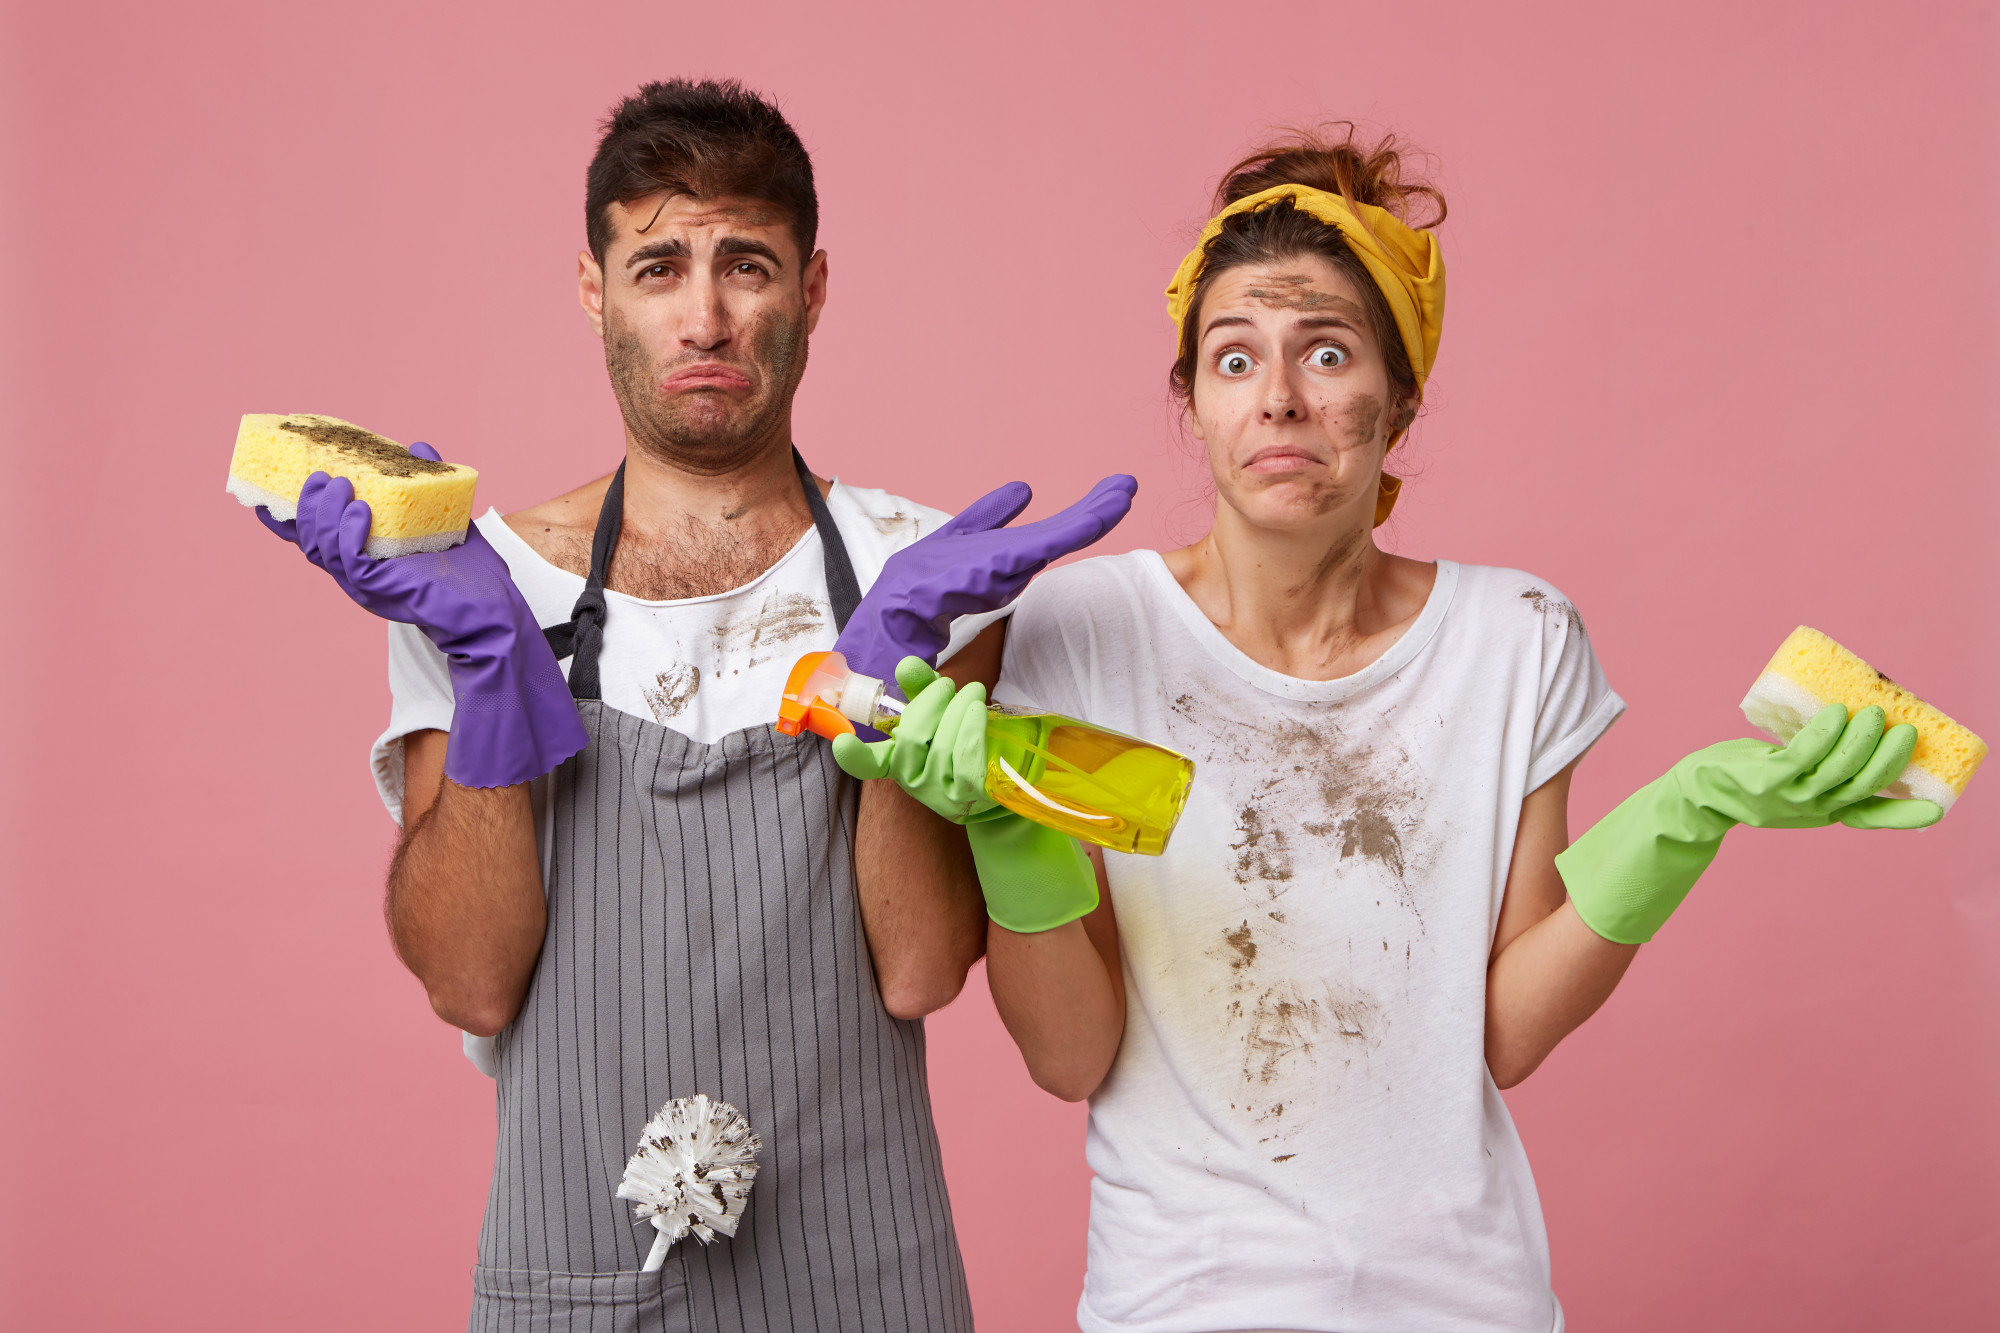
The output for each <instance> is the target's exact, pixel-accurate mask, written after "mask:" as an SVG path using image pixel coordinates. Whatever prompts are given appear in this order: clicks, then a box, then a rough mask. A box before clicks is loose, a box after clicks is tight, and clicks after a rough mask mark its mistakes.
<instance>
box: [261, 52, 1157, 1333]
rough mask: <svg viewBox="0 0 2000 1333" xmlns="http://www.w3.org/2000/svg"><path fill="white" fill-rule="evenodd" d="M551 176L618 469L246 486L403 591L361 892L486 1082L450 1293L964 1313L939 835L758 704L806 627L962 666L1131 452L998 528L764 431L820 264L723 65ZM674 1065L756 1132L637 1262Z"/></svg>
mask: <svg viewBox="0 0 2000 1333" xmlns="http://www.w3.org/2000/svg"><path fill="white" fill-rule="evenodd" d="M585 215H586V223H587V229H588V239H589V248H588V249H587V250H586V251H585V252H584V253H583V254H581V255H579V256H578V261H577V271H578V289H579V293H580V296H581V299H582V303H583V307H584V311H585V313H586V314H587V315H588V317H589V319H590V323H591V327H592V328H593V330H595V331H596V332H597V334H598V335H599V336H600V337H601V338H602V339H603V340H604V345H605V363H606V366H607V369H608V370H609V373H610V378H611V383H612V388H613V391H614V393H615V394H616V396H617V399H618V404H619V408H620V411H621V412H622V414H623V416H624V422H625V458H624V462H623V464H622V465H621V466H620V467H619V469H618V471H617V472H616V473H615V474H613V475H612V476H608V477H603V478H600V479H599V480H597V481H596V482H593V483H591V484H590V485H588V486H584V487H582V488H581V489H578V490H575V491H572V492H570V493H569V494H567V495H563V496H559V497H557V498H556V499H554V500H551V501H549V502H547V503H546V504H542V505H537V506H535V507H533V508H530V509H527V510H523V511H521V512H519V513H516V514H512V515H508V516H506V517H505V518H502V517H501V516H500V515H499V514H497V513H494V512H490V511H489V512H488V513H487V514H486V515H485V516H483V517H482V518H481V519H479V521H478V522H477V524H476V525H475V530H474V531H473V532H471V533H469V534H468V540H467V541H466V543H465V544H464V545H463V546H461V547H458V548H456V549H454V550H452V551H448V552H443V553H439V554H435V555H416V556H404V557H400V558H397V559H394V560H383V561H373V560H370V559H368V558H367V557H366V556H365V554H363V552H362V549H361V543H362V541H363V539H365V537H366V533H367V525H368V516H367V509H366V506H365V505H360V504H358V503H355V502H354V501H353V500H352V491H351V488H350V487H348V485H347V483H345V482H344V481H338V480H336V481H333V482H328V481H326V479H325V478H323V477H315V479H314V480H313V481H312V482H310V483H308V486H307V490H306V493H305V494H304V495H302V496H301V499H300V506H299V517H298V520H297V521H296V523H288V524H281V523H275V522H273V521H271V520H270V519H269V517H268V515H266V516H265V517H266V522H267V523H270V525H271V526H272V527H273V528H274V530H276V531H278V532H279V533H280V535H281V536H285V537H287V538H288V539H290V540H293V541H296V542H297V543H298V544H299V545H300V547H301V548H302V549H303V550H304V551H305V553H306V554H307V556H308V557H309V558H311V559H312V560H313V561H314V563H316V564H319V565H320V566H321V567H322V568H324V569H326V570H327V572H328V573H330V574H332V575H334V577H335V578H336V579H337V580H338V581H339V582H340V583H341V586H342V587H343V588H344V589H345V590H346V591H348V593H349V595H350V596H352V597H354V598H355V600H357V601H359V602H360V603H361V604H362V605H363V606H366V607H368V608H369V609H370V610H373V611H375V612H376V613H378V614H380V615H383V616H386V617H388V618H390V619H392V620H396V621H400V622H403V623H400V624H396V625H393V626H392V627H391V631H390V635H391V641H390V678H391V683H392V685H393V687H394V696H395V702H394V707H393V712H392V717H391V723H390V727H389V730H388V732H387V733H386V734H385V735H384V736H383V738H382V740H381V741H380V742H379V743H378V744H377V747H376V752H375V771H376V776H377V780H378V782H379V784H380V786H381V789H382V793H383V798H384V800H385V802H386V803H387V804H388V805H389V808H390V810H391V813H392V814H395V815H397V816H398V818H399V819H400V820H401V821H402V824H403V828H404V834H403V838H402V842H401V844H400V846H399V848H398V850H397V853H396V857H395V861H394V864H393V866H392V868H391V870H390V874H389V888H388V916H389V924H390V929H391V932H392V935H393V937H394V939H395V943H396V948H397V950H398V952H399V954H400V955H401V957H402V958H403V960H404V962H405V963H406V964H407V965H408V966H409V967H410V969H411V971H413V972H414V973H415V974H416V975H417V976H418V977H419V978H420V979H421V980H422V981H423V983H424V986H425V989H426V991H427V992H428V994H429V996H430V1000H431V1003H432V1006H433V1007H434V1008H435V1009H436V1011H437V1013H438V1015H439V1016H440V1017H442V1018H444V1019H445V1020H446V1021H448V1022H450V1023H453V1024H456V1025H457V1026H459V1027H460V1028H462V1029H464V1031H465V1032H466V1034H467V1050H468V1054H469V1055H471V1056H472V1057H473V1058H474V1060H475V1062H477V1063H479V1064H480V1066H481V1067H482V1068H483V1069H485V1070H487V1071H488V1072H489V1073H492V1074H494V1075H495V1076H496V1078H497V1082H498V1087H499V1142H498V1150H497V1160H496V1163H495V1169H494V1177H493V1186H492V1192H491V1195H490V1198H489V1202H488V1206H487V1213H486V1220H485V1224H484V1226H483V1228H482V1230H481V1234H480V1241H479V1266H478V1268H477V1269H476V1271H475V1275H474V1304H473V1317H472V1323H473V1326H474V1327H475V1328H493V1329H499V1328H513V1327H515V1326H516V1325H517V1324H518V1325H519V1326H522V1327H531V1328H542V1327H548V1326H550V1323H551V1322H552V1321H553V1320H554V1319H555V1318H557V1317H561V1318H562V1319H563V1320H564V1321H565V1322H564V1324H563V1326H564V1327H569V1326H570V1323H569V1321H570V1320H571V1319H580V1320H582V1326H586V1327H596V1326H599V1321H601V1322H602V1325H603V1326H605V1327H616V1328H618V1329H627V1328H635V1329H636V1328H643V1329H663V1330H665V1329H689V1328H694V1327H700V1328H703V1329H725V1330H738V1329H740V1330H751V1329H764V1328H773V1327H789V1328H825V1329H849V1328H854V1329H859V1328H869V1329H894V1330H904V1329H908V1330H926V1331H930V1330H956V1329H964V1328H970V1326H971V1311H970V1305H969V1302H968V1299H967V1295H966V1289H965V1279H964V1274H963V1270H962V1268H961V1265H960V1262H959V1256H958V1251H957V1245H956V1242H955V1239H954V1237H953V1234H952V1229H951V1217H950V1208H949V1204H948V1202H947V1200H946V1197H945V1191H944V1182H943V1175H942V1172H941V1169H940V1166H939V1159H938V1149H937V1140H936V1134H935V1131H934V1129H933V1127H932V1124H931V1115H930V1104H929V1098H928V1094H927V1091H926V1087H925V1065H924V1053H923V1029H922V1025H921V1021H920V1020H921V1018H922V1017H923V1015H925V1014H926V1013H929V1012H931V1011H933V1010H935V1009H937V1008H939V1007H940V1006H942V1005H943V1004H945V1003H947V1002H948V1001H949V1000H950V999H951V998H952V997H953V996H954V995H956V994H957V992H958V990H959V988H960V986H961V985H962V984H963V982H964V978H965V974H966V970H967V968H968V967H969V966H970V965H971V963H972V962H973V961H974V960H975V959H976V958H977V957H978V955H979V953H980V951H981V948H982V944H983V940H984V935H985V922H984V910H983V907H982V900H981V897H980V893H979V890H978V887H977V884H976V882H975V880H974V879H973V877H972V874H971V865H970V859H969V854H968V851H967V847H966V843H965V839H964V835H963V834H962V833H961V832H960V831H959V830H957V829H956V828H955V827H953V826H952V825H949V824H947V823H945V822H944V821H943V820H941V819H939V818H937V817H936V816H934V815H932V814H931V813H930V812H929V811H927V810H925V809H924V808H923V807H921V806H920V805H918V804H917V803H916V802H914V801H912V800H910V799H909V798H908V797H906V796H904V795H902V794H901V793H900V792H899V791H897V790H896V789H895V788H894V786H893V784H890V783H868V784H866V786H867V790H866V791H865V792H864V791H860V790H859V788H858V784H856V783H854V782H853V781H852V780H851V779H847V778H844V777H843V776H842V775H841V774H840V772H839V770H838V769H837V768H836V766H835V765H834V764H833V762H832V759H831V756H830V754H829V753H828V750H827V747H826V746H825V745H824V744H823V743H822V742H819V741H817V740H816V739H815V738H813V737H811V736H809V735H808V736H805V737H802V738H793V737H785V736H780V735H778V734H777V733H776V732H774V731H773V730H772V729H771V727H770V725H769V724H770V722H771V720H772V718H773V716H774V714H775V711H776V704H777V701H778V698H779V696H780V694H781V692H782V689H783V685H784V678H785V676H786V673H787V671H788V670H789V668H790V666H791V664H792V663H793V662H794V661H795V660H796V659H797V658H798V657H799V656H800V655H801V654H803V653H805V652H807V651H810V650H813V649H819V648H831V647H838V648H839V649H840V650H841V651H843V652H845V653H846V654H847V655H848V657H849V659H850V661H851V662H852V663H853V665H855V666H856V668H857V669H860V670H864V671H868V672H870V673H871V674H876V675H883V676H886V675H888V674H890V673H891V672H892V671H893V669H894V667H895V665H896V663H897V661H898V660H899V659H900V658H902V657H904V656H906V655H915V656H918V657H923V658H927V659H933V660H936V659H941V658H943V657H947V656H948V657H950V659H951V661H950V671H949V673H950V674H952V675H953V676H954V677H955V678H957V679H959V680H962V681H969V680H983V681H986V682H988V683H990V682H991V680H992V679H993V677H994V676H995V675H996V674H997V669H998V664H999V636H1000V627H999V626H998V625H996V624H992V623H991V622H992V620H993V614H992V613H994V612H998V611H1000V610H1001V609H1002V608H1003V607H1004V605H1005V604H1006V603H1007V602H1008V601H1010V600H1011V598H1012V597H1013V596H1014V595H1015V594H1017V593H1018V592H1019V590H1020V588H1021V587H1023V586H1025V584H1026V582H1027V580H1028V579H1029V578H1030V577H1032V575H1033V573H1034V572H1035V571H1036V570H1038V569H1040V568H1041V567H1042V566H1043V565H1045V564H1046V563H1047V562H1048V561H1049V560H1050V559H1052V558H1054V557H1056V556H1058V555H1061V554H1064V553H1066V552H1067V551H1069V550H1074V549H1077V548H1080V547H1082V546H1085V545H1088V544H1089V543H1090V542H1091V541H1094V540H1096V538H1097V537H1098V536H1100V535H1102V533H1103V532H1105V531H1107V530H1108V529H1109V528H1110V527H1111V526H1112V525H1113V524H1115V523H1116V522H1117V521H1118V519H1119V518H1120V517H1122V516H1123V514H1124V512H1125V509H1126V507H1127V506H1128V505H1129V502H1130V496H1131V491H1132V486H1131V482H1130V479H1129V478H1115V479H1111V480H1110V481H1107V482H1106V483H1104V484H1101V485H1100V486H1099V487H1098V488H1097V489H1096V490H1094V491H1093V492H1092V494H1091V495H1090V496H1089V497H1087V498H1086V499H1085V500H1084V501H1083V502H1081V503H1079V505H1077V506H1075V507H1073V508H1072V509H1071V510H1069V511H1066V512H1065V513H1064V514H1062V515H1058V516H1057V517H1056V518H1054V519H1049V520H1044V521H1043V522H1042V523H1038V524H1031V525H1027V526H1026V527H1023V528H1019V529H1015V528H1006V527H1004V526H1003V525H1004V524H1005V523H1006V522H1007V521H1008V520H1010V519H1011V518H1012V517H1013V516H1014V514H1016V513H1018V512H1019V510H1020V509H1021V507H1022V506H1023V505H1024V504H1025V503H1026V499H1027V493H1026V488H1025V487H1022V486H1019V485H1018V484H1016V485H1014V486H1010V487H1005V488H1002V490H1001V491H999V492H995V493H994V494H993V495H991V496H988V497H986V499H984V500H981V501H980V502H978V503H977V504H975V505H974V506H972V508H971V509H969V510H967V511H966V513H964V514H961V515H960V516H959V517H958V518H956V519H952V520H949V521H945V520H944V516H943V515H942V514H939V513H938V512H937V511H934V510H930V509H926V508H923V507H921V506H917V505H913V504H910V503H909V502H907V501H904V500H899V499H897V498H896V497H893V496H889V495H885V494H883V493H882V492H879V491H868V490H861V489H858V488H854V487H849V486H844V485H841V484H838V483H828V482H825V481H822V480H820V479H819V478H817V477H814V476H813V475H812V474H811V473H810V472H809V471H808V470H807V469H806V467H805V463H804V460H803V459H801V458H799V456H798V454H797V452H796V451H795V450H794V448H793V444H792V436H791V410H792V400H793V396H794V394H795V393H796V391H797V389H798V385H799V382H800V378H801V376H802V375H803V373H804V371H805V366H806V349H807V344H808V339H809V337H810V335H811V333H812V331H813V328H814V325H815V324H816V322H817V320H818V318H819V314H820V311H821V309H822V308H823V307H824V304H825V301H826V293H827V257H826V254H825V252H824V251H819V250H816V249H815V230H816V227H817V215H818V205H817V199H816V195H815V192H814V188H813V181H812V167H811V162H810V160H809V159H808V157H807V155H806V152H805V149H804V147H803V145H802V144H801V143H800V142H799V139H798V136H797V135H796V134H795V133H794V132H793V131H792V129H791V127H790V126H789V125H788V124H786V122H785V120H784V118H783V117H782V116H781V115H780V114H779V113H778V112H777V110H776V109H775V108H773V107H772V106H771V105H770V104H769V103H767V102H765V101H763V100H762V99H760V98H758V97H756V96H755V95H753V94H751V93H748V92H746V91H744V90H743V89H742V88H741V87H740V86H738V85H736V84H734V83H720V84H718V83H688V82H685V81H676V82H672V83H665V84H649V85H647V86H646V87H645V88H643V89H642V90H641V91H640V92H639V93H638V94H637V95H636V96H634V97H632V98H628V99H626V100H625V102H623V103H622V104H621V105H620V106H619V107H618V108H617V109H616V111H615V112H614V113H613V115H612V116H611V117H610V118H609V119H608V120H607V122H606V125H605V134H604V137H603V139H602V141H601V142H600V144H599V146H598V150H597V154H596V157H595V159H594V160H593V162H592V163H591V167H590V172H589V177H588V189H587V196H586V201H585ZM424 452H426V453H428V452H429V451H428V450H425V451H424ZM919 538H921V539H919ZM864 587H866V588H867V589H868V594H867V596H866V597H862V596H861V590H862V589H863V588H864ZM968 612H980V613H984V614H980V615H967V614H966V613H968ZM954 649H957V650H958V651H957V652H956V653H955V655H954V654H953V650H954ZM561 657H567V658H568V661H569V665H568V671H567V678H566V679H565V677H564V674H563V672H562V671H561V670H560V669H559V668H558V666H557V659H558V658H561ZM551 770H553V771H551ZM695 1093H706V1094H708V1096H709V1097H710V1098H712V1099H715V1100H718V1101H722V1102H727V1103H729V1104H731V1105H733V1106H734V1107H736V1108H737V1109H738V1110H740V1111H741V1112H742V1113H743V1114H744V1115H745V1116H746V1117H747V1118H748V1120H749V1121H750V1124H751V1126H752V1128H753V1129H754V1130H755V1131H756V1132H757V1133H758V1134H759V1136H760V1137H761V1139H762V1142H763V1150H762V1154H761V1156H760V1158H759V1172H758V1175H757V1177H756V1181H755V1185H754V1188H753V1189H752V1191H751V1194H750V1200H749V1207H748V1210H747V1211H746V1213H745V1214H744V1216H743V1218H742V1221H741V1224H740V1226H739V1228H738V1230H737V1232H736V1234H735V1236H734V1237H733V1238H730V1239H718V1240H717V1241H716V1242H715V1243H714V1244H712V1245H707V1246H704V1245H701V1244H698V1243H697V1242H696V1241H695V1240H694V1239H693V1238H692V1237H690V1238H689V1239H686V1240H683V1241H681V1242H680V1243H678V1244H677V1245H675V1246H674V1248H673V1249H672V1250H671V1251H670V1252H669V1254H668V1258H667V1261H666V1265H665V1268H664V1269H663V1270H661V1271H660V1272H651V1273H649V1272H641V1271H640V1268H641V1263H642V1261H643V1260H644V1258H645V1256H646V1255H647V1253H648V1250H649V1248H650V1246H651V1242H652V1238H653V1232H652V1229H651V1228H649V1227H645V1226H644V1225H643V1224H635V1222H634V1219H633V1217H632V1214H631V1211H630V1210H629V1208H628V1207H627V1205H626V1204H624V1203H622V1202H621V1201H620V1200H619V1199H618V1198H616V1197H615V1195H614V1191H615V1190H616V1188H617V1187H618V1184H619V1180H620V1176H621V1174H622V1170H623V1167H624V1164H625V1159H626V1157H627V1156H628V1155H629V1154H630V1153H632V1151H633V1150H634V1148H635V1147H636V1146H637V1143H638V1139H639V1135H640V1131H641V1129H642V1128H643V1127H644V1126H645V1125H646V1123H647V1120H648V1118H649V1117H650V1116H652V1114H653V1113H654V1112H655V1111H656V1110H657V1109H659V1107H660V1106H661V1104H662V1103H663V1102H666V1101H667V1100H669V1099H672V1098H680V1097H688V1096H692V1095H693V1094H695Z"/></svg>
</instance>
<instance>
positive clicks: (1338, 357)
mask: <svg viewBox="0 0 2000 1333" xmlns="http://www.w3.org/2000/svg"><path fill="white" fill-rule="evenodd" d="M1311 364H1313V365H1315V366H1318V367H1319V368H1320V369H1321V370H1332V369H1333V368H1334V367H1336V366H1344V365H1346V364H1347V349H1346V348H1344V347H1334V346H1331V345H1329V346H1326V347H1315V348H1313V351H1312V357H1311Z"/></svg>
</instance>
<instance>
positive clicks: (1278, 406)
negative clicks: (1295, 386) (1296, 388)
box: [1264, 370, 1301, 421]
mask: <svg viewBox="0 0 2000 1333" xmlns="http://www.w3.org/2000/svg"><path fill="white" fill-rule="evenodd" d="M1300 415H1301V413H1300V411H1299V399H1298V395H1297V394H1295V393H1293V392H1292V378H1291V376H1290V375H1288V374H1286V373H1285V372H1284V371H1283V370H1279V371H1275V372H1273V373H1272V374H1271V375H1269V376H1268V377H1266V379H1265V381H1264V419H1265V420H1266V421H1297V420H1298V419H1299V418H1300Z"/></svg>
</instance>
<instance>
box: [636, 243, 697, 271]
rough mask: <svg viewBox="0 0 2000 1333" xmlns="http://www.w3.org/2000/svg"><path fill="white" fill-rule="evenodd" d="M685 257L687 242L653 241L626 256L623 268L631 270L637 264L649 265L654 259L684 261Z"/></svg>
mask: <svg viewBox="0 0 2000 1333" xmlns="http://www.w3.org/2000/svg"><path fill="white" fill-rule="evenodd" d="M687 257H688V246H687V242H686V241H683V240H681V239H679V238H678V237H676V238H674V239H672V240H665V241H653V242H651V243H650V244H647V245H642V246H640V247H639V248H638V249H637V250H634V251H633V252H632V253H631V254H630V255H628V256H626V259H625V267H626V268H631V267H633V266H634V265H637V264H650V263H652V262H653V261H654V260H656V259H686V258H687Z"/></svg>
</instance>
